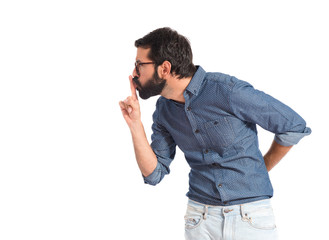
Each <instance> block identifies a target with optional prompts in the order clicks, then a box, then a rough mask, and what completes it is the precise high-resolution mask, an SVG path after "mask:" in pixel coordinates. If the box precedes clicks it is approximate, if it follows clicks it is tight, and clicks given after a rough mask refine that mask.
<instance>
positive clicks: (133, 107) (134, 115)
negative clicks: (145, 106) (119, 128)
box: [119, 76, 141, 128]
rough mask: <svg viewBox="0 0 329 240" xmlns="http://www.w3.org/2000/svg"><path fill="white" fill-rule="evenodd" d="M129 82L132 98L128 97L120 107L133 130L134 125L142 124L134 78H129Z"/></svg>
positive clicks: (120, 103)
mask: <svg viewBox="0 0 329 240" xmlns="http://www.w3.org/2000/svg"><path fill="white" fill-rule="evenodd" d="M129 81H130V90H131V96H129V97H127V98H126V99H125V100H124V101H120V102H119V105H120V108H121V112H122V115H123V117H124V119H125V120H126V123H127V124H128V126H129V127H130V128H131V127H132V126H133V125H134V124H138V123H140V121H141V112H140V106H139V102H138V97H137V94H136V88H135V86H134V84H133V78H132V76H129Z"/></svg>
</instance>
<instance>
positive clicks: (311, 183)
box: [0, 0, 329, 240]
mask: <svg viewBox="0 0 329 240" xmlns="http://www.w3.org/2000/svg"><path fill="white" fill-rule="evenodd" d="M327 6H328V5H327V4H326V3H325V1H317V0H312V1H288V0H286V1H271V2H270V1H191V0H189V1H178V0H176V1H146V0H137V1H72V0H65V1H59V0H58V1H14V0H12V1H5V0H4V1H1V2H0V239H1V240H9V239H15V240H16V239H20V240H21V239H33V240H37V239H43V240H44V239H70V240H71V239H79V240H81V239H143V240H148V239H152V240H153V239H184V213H185V209H186V203H187V198H186V197H185V193H186V192H187V190H188V172H189V169H188V165H187V163H186V162H185V160H184V156H183V154H182V153H181V152H179V151H178V153H177V154H176V159H175V161H174V162H173V163H172V165H171V174H170V175H169V176H166V177H165V179H164V180H163V181H162V182H161V183H160V184H159V185H157V186H156V187H152V186H149V185H145V184H144V183H143V180H142V177H141V174H140V172H139V170H138V167H137V164H136V161H135V159H134V152H133V148H132V142H131V137H130V132H129V130H128V128H127V126H126V124H125V122H124V120H123V118H122V116H121V112H120V109H119V105H118V102H119V100H123V99H124V98H126V97H127V96H128V95H129V94H130V89H129V80H128V76H129V75H130V74H131V73H132V70H133V64H134V60H135V54H136V49H135V47H134V41H135V40H136V39H137V38H140V37H142V36H144V35H145V34H147V33H148V32H150V31H152V30H154V29H156V28H158V27H164V26H169V27H172V28H173V29H175V30H177V31H178V32H179V33H181V34H183V35H185V36H187V37H188V39H189V40H190V42H191V45H192V49H193V51H194V63H195V64H197V65H201V66H202V67H203V68H204V69H205V70H206V71H219V72H223V73H227V74H230V75H234V76H236V77H238V78H240V79H242V80H246V81H248V82H250V83H251V84H252V85H254V87H255V88H257V89H260V90H263V91H265V92H267V93H269V94H270V95H272V96H274V97H276V98H278V99H279V100H281V101H282V102H284V103H286V104H287V105H289V106H291V107H292V108H293V109H294V110H296V111H297V112H298V113H299V114H300V115H301V116H302V117H303V118H304V119H305V120H306V121H307V124H308V126H310V127H311V128H312V130H313V133H312V135H310V136H308V137H306V138H304V139H303V140H301V142H300V143H299V144H298V145H297V146H296V147H294V148H293V149H292V150H291V152H290V153H289V154H288V155H287V156H286V157H285V158H284V159H283V160H282V162H281V163H280V164H279V165H278V166H277V167H276V168H275V169H273V170H272V171H271V173H270V176H271V180H272V184H273V186H274V197H273V201H272V202H273V206H274V211H275V214H276V220H277V226H278V229H279V232H280V235H281V239H302V238H303V239H328V229H327V228H328V227H327V223H328V216H329V208H328V195H327V191H328V182H329V181H328V169H327V166H328V160H329V158H328V155H327V149H328V141H327V139H328V137H327V136H328V134H329V132H328V123H327V121H328V106H327V105H328V100H329V98H328V90H327V89H328V87H327V86H328V84H327V82H329V75H328V66H329V61H328V56H329V49H328V43H329V38H328V35H327V34H328V22H329V17H328V10H329V9H328V7H327ZM155 101H156V98H152V99H151V100H148V101H143V100H141V101H140V104H141V108H142V114H143V115H142V117H143V122H144V126H145V129H146V132H147V135H148V137H150V134H151V131H150V127H151V123H152V122H151V115H152V113H153V111H154V107H155V106H154V104H155ZM259 138H260V147H261V150H262V152H263V153H265V152H266V151H267V149H268V147H269V146H270V144H271V142H272V139H273V134H271V133H268V132H265V131H263V130H261V129H259Z"/></svg>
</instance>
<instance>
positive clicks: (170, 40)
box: [135, 27, 196, 79]
mask: <svg viewBox="0 0 329 240" xmlns="http://www.w3.org/2000/svg"><path fill="white" fill-rule="evenodd" d="M135 47H141V48H150V49H151V50H150V52H149V56H148V57H149V58H150V59H151V60H152V61H154V62H155V64H156V67H157V66H159V65H161V64H162V63H163V62H164V61H169V62H170V63H171V72H170V73H171V74H174V75H177V77H178V78H179V79H182V78H184V77H192V76H193V74H194V73H195V71H196V67H195V66H194V64H193V62H192V60H193V54H192V49H191V45H190V42H189V40H188V39H187V38H186V37H184V36H182V35H180V34H178V33H177V32H176V31H174V30H172V29H171V28H168V27H165V28H159V29H156V30H154V31H152V32H150V33H149V34H147V35H145V36H144V37H142V38H140V39H138V40H136V41H135Z"/></svg>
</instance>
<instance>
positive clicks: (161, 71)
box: [158, 61, 171, 78]
mask: <svg viewBox="0 0 329 240" xmlns="http://www.w3.org/2000/svg"><path fill="white" fill-rule="evenodd" d="M170 71H171V63H170V62H169V61H164V62H163V63H162V64H161V65H160V66H159V67H158V75H159V77H160V78H167V77H168V76H169V75H170Z"/></svg>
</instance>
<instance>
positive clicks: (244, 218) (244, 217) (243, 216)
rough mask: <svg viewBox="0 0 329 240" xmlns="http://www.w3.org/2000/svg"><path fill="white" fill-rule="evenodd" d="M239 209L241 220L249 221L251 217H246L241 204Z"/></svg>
mask: <svg viewBox="0 0 329 240" xmlns="http://www.w3.org/2000/svg"><path fill="white" fill-rule="evenodd" d="M240 211H241V217H242V221H248V222H250V221H251V218H250V217H248V214H247V213H245V212H244V211H243V204H241V205H240Z"/></svg>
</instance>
